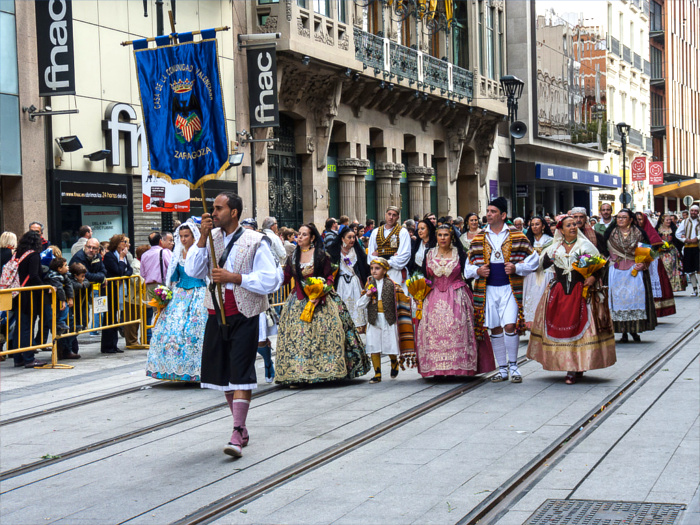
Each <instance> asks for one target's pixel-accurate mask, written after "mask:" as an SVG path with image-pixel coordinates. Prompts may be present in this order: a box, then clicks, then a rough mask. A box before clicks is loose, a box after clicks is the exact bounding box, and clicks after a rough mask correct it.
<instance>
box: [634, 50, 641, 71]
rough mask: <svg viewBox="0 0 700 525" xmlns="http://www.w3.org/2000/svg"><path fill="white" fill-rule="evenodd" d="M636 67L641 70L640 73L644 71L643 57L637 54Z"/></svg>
mask: <svg viewBox="0 0 700 525" xmlns="http://www.w3.org/2000/svg"><path fill="white" fill-rule="evenodd" d="M634 67H636V68H637V69H639V71H642V57H641V56H639V55H638V54H637V53H635V54H634Z"/></svg>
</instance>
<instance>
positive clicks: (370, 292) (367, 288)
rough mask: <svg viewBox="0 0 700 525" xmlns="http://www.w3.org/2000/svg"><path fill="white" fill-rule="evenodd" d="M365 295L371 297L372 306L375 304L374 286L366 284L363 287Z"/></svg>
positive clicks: (375, 293) (375, 292)
mask: <svg viewBox="0 0 700 525" xmlns="http://www.w3.org/2000/svg"><path fill="white" fill-rule="evenodd" d="M365 293H366V294H367V295H371V296H372V304H376V303H377V287H376V286H374V285H373V284H371V283H369V282H368V283H367V286H365Z"/></svg>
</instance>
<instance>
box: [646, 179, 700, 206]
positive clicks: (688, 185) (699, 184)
mask: <svg viewBox="0 0 700 525" xmlns="http://www.w3.org/2000/svg"><path fill="white" fill-rule="evenodd" d="M686 195H691V196H692V197H693V200H696V201H697V200H700V180H698V179H692V180H684V181H678V182H667V183H666V184H662V185H660V186H655V187H654V197H668V198H669V199H682V198H683V197H685V196H686Z"/></svg>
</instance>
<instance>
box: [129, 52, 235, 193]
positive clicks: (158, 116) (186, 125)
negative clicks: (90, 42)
mask: <svg viewBox="0 0 700 525" xmlns="http://www.w3.org/2000/svg"><path fill="white" fill-rule="evenodd" d="M135 47H137V46H135ZM134 56H135V58H136V73H137V75H138V82H139V91H140V94H141V107H142V108H143V120H144V128H145V130H146V140H147V142H148V152H149V164H150V165H149V167H150V170H151V172H153V173H154V174H155V175H157V176H159V177H163V178H165V179H168V180H170V181H171V182H181V183H183V184H187V185H188V186H189V187H190V188H198V187H199V186H200V185H201V184H203V183H204V182H205V181H207V180H210V179H214V178H216V177H219V176H220V175H221V174H222V173H223V171H224V170H225V169H226V168H227V167H228V133H227V131H226V116H225V114H224V102H223V98H222V96H221V92H222V89H221V80H220V75H219V62H218V54H217V46H216V40H215V39H211V40H202V41H199V42H189V43H186V44H179V45H172V46H170V45H168V46H163V47H157V48H150V49H149V48H146V49H135V50H134Z"/></svg>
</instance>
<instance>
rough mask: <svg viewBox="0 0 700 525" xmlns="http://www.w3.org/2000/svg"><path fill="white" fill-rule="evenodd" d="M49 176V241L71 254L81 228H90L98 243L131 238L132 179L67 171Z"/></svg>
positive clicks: (132, 227) (132, 226)
mask: <svg viewBox="0 0 700 525" xmlns="http://www.w3.org/2000/svg"><path fill="white" fill-rule="evenodd" d="M49 176H50V179H51V181H52V184H51V188H52V192H53V195H52V196H51V198H50V199H49V203H51V208H50V209H49V214H50V216H51V217H52V220H51V222H50V224H51V231H50V232H49V240H50V241H51V242H52V243H53V244H55V245H57V246H59V247H60V248H61V250H62V251H67V252H68V253H70V249H71V246H73V244H74V243H75V241H77V240H78V229H79V228H80V227H81V226H83V225H87V226H90V227H91V228H92V235H93V237H96V238H97V239H98V240H99V241H100V242H102V241H109V239H110V237H111V236H112V235H115V234H118V233H125V234H126V235H128V236H129V237H130V238H131V239H133V238H134V231H133V230H134V210H133V202H134V199H133V191H132V185H131V177H128V176H124V175H113V174H109V173H92V172H84V171H66V170H50V171H49ZM132 245H133V243H132Z"/></svg>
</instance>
